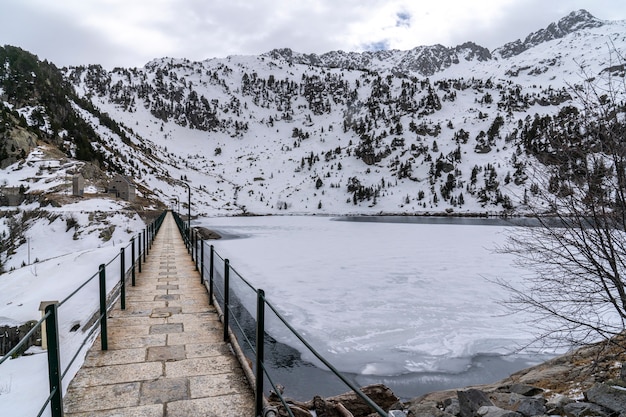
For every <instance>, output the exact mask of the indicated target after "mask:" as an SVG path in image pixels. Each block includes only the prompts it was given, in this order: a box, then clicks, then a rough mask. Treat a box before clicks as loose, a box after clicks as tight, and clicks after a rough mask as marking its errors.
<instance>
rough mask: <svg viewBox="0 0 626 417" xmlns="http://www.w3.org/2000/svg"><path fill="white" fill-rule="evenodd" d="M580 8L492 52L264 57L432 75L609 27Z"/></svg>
mask: <svg viewBox="0 0 626 417" xmlns="http://www.w3.org/2000/svg"><path fill="white" fill-rule="evenodd" d="M607 23H608V22H607V21H602V20H599V19H597V18H596V17H594V16H593V15H591V13H589V12H588V11H586V10H584V9H581V10H578V11H573V12H571V13H570V14H568V15H567V16H565V17H563V18H562V19H560V20H559V21H558V22H554V23H551V24H549V25H548V26H547V27H546V28H544V29H540V30H538V31H536V32H533V33H531V34H529V35H528V36H527V37H526V38H525V39H524V41H521V40H520V39H518V40H516V41H513V42H508V43H506V44H505V45H503V46H501V47H498V48H495V49H494V50H493V51H489V49H487V48H485V47H483V46H480V45H477V44H476V43H474V42H471V41H468V42H465V43H463V44H460V45H457V46H455V47H446V46H443V45H441V44H435V45H430V46H417V47H415V48H413V49H410V50H407V51H401V50H383V51H365V52H344V51H341V50H339V51H330V52H326V53H323V54H321V55H317V54H304V53H299V52H295V51H293V50H291V49H289V48H279V49H273V50H272V51H269V52H266V53H264V54H261V56H267V57H270V58H272V59H284V60H285V61H286V62H288V63H289V64H301V65H314V66H324V67H328V68H343V69H357V70H369V71H373V70H376V71H380V70H381V66H380V65H376V63H377V62H378V63H383V62H391V63H392V65H391V68H390V69H389V71H390V72H392V73H394V74H401V75H411V74H418V75H421V76H425V77H428V76H432V75H434V74H436V73H437V72H439V71H441V70H443V69H446V68H449V67H450V66H452V65H453V64H458V63H459V61H460V60H461V59H465V60H467V61H471V60H477V61H489V60H492V59H494V55H495V56H498V57H500V58H511V57H513V56H516V55H519V54H521V53H523V52H524V51H527V50H528V49H530V48H531V47H534V46H537V45H539V44H541V43H544V42H548V41H550V40H555V39H560V38H563V37H564V36H566V35H568V34H570V33H572V32H575V31H577V30H581V29H588V28H597V27H600V26H603V25H605V24H607Z"/></svg>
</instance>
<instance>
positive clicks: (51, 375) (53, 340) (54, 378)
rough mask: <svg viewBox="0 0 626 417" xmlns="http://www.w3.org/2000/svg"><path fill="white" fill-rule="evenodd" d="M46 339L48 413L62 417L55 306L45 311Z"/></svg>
mask: <svg viewBox="0 0 626 417" xmlns="http://www.w3.org/2000/svg"><path fill="white" fill-rule="evenodd" d="M45 312H46V314H49V315H48V318H47V319H46V337H47V339H48V381H49V383H50V394H52V397H51V398H50V412H51V415H52V417H62V416H63V397H62V395H63V385H62V383H61V359H60V356H61V355H60V354H59V326H58V320H57V304H49V305H48V306H47V307H46V310H45Z"/></svg>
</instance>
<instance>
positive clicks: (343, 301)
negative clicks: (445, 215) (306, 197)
mask: <svg viewBox="0 0 626 417" xmlns="http://www.w3.org/2000/svg"><path fill="white" fill-rule="evenodd" d="M411 219H413V218H391V219H385V218H371V219H369V220H370V221H363V220H364V219H358V220H360V221H337V219H335V218H329V217H299V216H294V217H236V218H211V219H204V220H203V221H202V222H198V223H201V225H202V226H205V227H207V228H210V229H212V230H215V231H217V232H218V233H220V234H222V235H223V236H225V237H226V238H225V239H222V240H218V241H213V242H211V243H213V245H214V246H215V250H216V251H217V252H218V253H219V254H220V255H221V256H222V257H225V258H229V260H230V262H231V265H232V266H233V267H234V268H235V270H236V271H237V272H238V273H240V274H241V275H242V276H244V277H245V278H246V279H247V280H248V281H249V282H250V283H251V284H252V285H254V286H255V287H257V288H262V289H264V290H265V293H266V297H267V299H268V300H269V301H270V302H271V303H272V304H273V305H275V306H276V307H277V309H278V310H279V311H280V312H281V314H282V315H283V316H284V317H286V318H287V319H288V320H289V322H290V323H291V325H293V326H294V327H295V328H296V329H297V330H298V331H299V332H301V333H302V334H303V335H304V336H305V338H306V339H307V340H308V341H309V342H310V343H311V344H312V345H313V346H314V347H315V348H316V349H317V350H318V351H319V352H320V353H321V354H322V355H323V356H324V357H325V358H326V359H327V360H329V361H330V363H332V364H333V365H334V366H335V367H336V368H337V369H339V370H340V371H341V372H345V373H347V374H349V375H351V377H352V378H353V379H354V381H355V382H356V383H357V384H358V385H366V384H370V383H376V382H382V383H385V384H387V385H388V386H389V387H391V388H392V389H393V391H394V392H395V393H396V394H397V395H398V396H400V397H403V398H409V397H415V396H418V395H420V394H422V393H425V392H429V391H433V390H438V389H443V388H454V387H461V386H465V385H469V384H477V383H485V382H493V381H495V380H497V379H499V378H502V377H504V376H506V375H508V374H509V373H511V372H513V371H515V370H518V369H521V368H524V367H527V366H530V365H532V364H535V363H537V362H538V361H540V360H543V359H545V358H546V356H542V355H539V354H538V352H524V353H519V352H518V349H519V348H520V347H521V346H523V345H525V344H526V343H527V342H528V341H530V340H531V339H532V333H531V332H532V327H531V325H529V324H528V323H525V322H524V318H522V317H515V316H510V315H507V314H506V311H505V310H504V308H503V307H502V306H501V305H500V304H499V303H498V302H499V301H502V300H505V299H506V298H507V293H506V292H505V291H504V290H502V289H501V288H500V287H499V286H497V285H495V284H493V283H491V282H490V280H491V279H494V278H505V279H508V280H512V281H518V280H520V279H521V275H522V271H520V270H518V269H516V267H515V266H514V265H513V263H512V261H513V259H512V257H510V256H508V255H503V254H498V253H495V252H494V250H495V248H496V247H497V246H498V245H502V244H503V243H504V242H505V238H506V233H509V232H513V231H514V228H512V227H510V226H506V225H505V223H504V222H498V221H490V220H487V221H485V220H481V219H458V220H454V221H452V222H450V221H449V220H448V219H436V218H433V219H430V220H429V219H424V218H419V219H416V221H417V223H411V222H410V221H411ZM242 297H243V298H244V300H246V301H245V302H246V303H247V305H250V307H249V308H250V309H253V308H254V301H255V300H254V298H253V297H252V296H250V297H247V296H245V295H244V296H242ZM253 311H254V310H253ZM269 327H270V328H269V333H270V334H271V335H272V336H273V337H274V338H276V339H277V340H278V341H279V342H281V343H284V344H286V345H288V346H291V347H292V348H293V349H295V350H297V351H300V352H301V354H302V357H301V359H303V360H304V361H310V362H311V363H313V364H318V363H317V360H315V359H314V358H313V357H312V356H311V355H310V354H309V353H307V352H304V351H303V349H302V347H301V346H299V342H297V341H295V340H293V339H294V338H293V337H290V336H289V335H288V334H287V333H286V332H285V331H283V329H282V327H281V326H277V325H272V323H270V326H269ZM283 351H285V352H286V353H285V354H286V356H289V357H290V358H289V359H285V362H286V363H287V365H285V364H280V365H279V366H278V367H279V368H281V369H280V370H279V374H280V375H279V376H280V377H279V378H277V382H278V383H281V384H283V385H285V386H286V387H287V390H286V392H285V394H286V395H288V396H292V397H297V396H299V395H302V396H309V397H310V396H311V395H313V394H321V395H329V394H331V393H332V392H325V391H324V390H325V389H327V390H330V391H332V390H333V389H332V388H330V387H329V386H328V384H327V383H326V382H323V381H322V380H323V373H324V372H323V371H312V370H310V369H309V371H308V372H309V374H307V375H308V376H306V377H305V376H304V375H298V374H297V373H296V374H294V372H290V371H289V369H288V368H289V367H290V366H293V367H301V366H302V364H300V363H299V362H298V359H299V358H293V357H292V356H293V352H289V349H286V350H285V349H283ZM541 353H548V354H550V353H552V352H541ZM294 362H296V363H294ZM289 364H291V365H289ZM305 368H306V366H305ZM285 381H286V382H285ZM301 381H306V382H305V383H303V382H301ZM301 384H303V385H305V387H304V388H303V387H298V386H296V385H301ZM340 391H341V392H343V391H346V389H340Z"/></svg>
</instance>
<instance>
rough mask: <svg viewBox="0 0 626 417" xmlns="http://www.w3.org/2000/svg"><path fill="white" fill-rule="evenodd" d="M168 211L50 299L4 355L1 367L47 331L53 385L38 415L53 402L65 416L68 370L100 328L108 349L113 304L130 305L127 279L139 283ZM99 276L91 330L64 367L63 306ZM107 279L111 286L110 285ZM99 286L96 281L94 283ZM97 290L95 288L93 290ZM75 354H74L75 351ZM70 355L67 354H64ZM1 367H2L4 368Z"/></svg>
mask: <svg viewBox="0 0 626 417" xmlns="http://www.w3.org/2000/svg"><path fill="white" fill-rule="evenodd" d="M166 214H167V212H163V213H162V214H161V215H160V216H159V217H158V218H157V219H156V220H154V221H153V222H152V223H150V224H149V225H148V226H147V227H146V228H145V229H144V230H143V231H141V232H140V233H138V234H137V235H135V236H134V237H133V238H132V239H131V240H130V242H129V243H128V244H127V245H126V246H125V247H123V248H121V249H120V252H119V254H118V255H116V256H115V257H114V258H113V259H111V260H110V261H109V262H108V263H106V264H101V265H100V266H99V267H98V272H96V273H94V274H93V275H92V276H91V277H89V278H88V279H87V280H86V281H85V282H83V284H81V285H80V286H79V287H78V288H76V289H75V290H74V291H73V292H72V293H71V294H70V295H68V296H67V297H65V299H63V300H62V301H61V302H58V303H57V302H54V303H50V304H48V305H47V306H46V307H45V312H44V314H43V317H42V318H41V319H40V320H39V321H38V322H37V323H36V324H35V326H33V328H32V329H31V330H30V331H29V332H28V333H27V334H25V335H24V336H23V337H22V339H21V340H20V341H19V343H18V344H17V345H16V346H15V347H13V349H11V350H10V351H9V352H8V353H7V354H6V355H4V356H3V357H2V358H0V367H1V365H2V364H3V363H4V362H5V361H7V360H8V359H10V358H12V357H14V356H17V355H18V354H19V352H21V351H23V349H24V348H25V344H26V343H27V341H28V339H29V338H30V337H31V336H32V335H34V334H35V332H37V331H38V329H41V333H42V339H43V337H44V335H45V338H46V341H47V359H48V380H49V387H50V395H49V396H48V398H46V400H45V401H44V403H43V404H42V406H41V408H40V410H39V413H38V414H37V416H38V417H39V416H41V415H42V414H43V413H44V412H45V411H46V409H47V408H48V406H50V414H51V416H52V417H61V416H63V385H62V383H63V378H64V377H65V376H66V375H67V374H68V372H69V371H70V368H71V367H72V365H73V364H74V362H75V361H76V359H77V358H78V356H79V354H80V352H81V351H83V348H84V347H85V345H87V343H88V342H89V341H93V340H94V339H92V337H93V336H94V334H95V333H96V331H97V330H100V340H101V349H102V350H107V349H108V332H107V313H108V311H110V309H111V308H112V306H113V305H114V304H115V302H116V301H117V299H118V297H119V299H120V304H121V308H122V310H124V309H125V308H126V281H127V279H128V278H129V277H130V279H131V285H132V286H135V279H136V269H137V270H138V271H139V272H141V263H142V258H143V261H144V262H145V260H146V255H147V254H148V252H149V250H150V247H151V245H152V242H153V240H154V238H155V236H156V234H157V232H158V230H159V228H160V227H161V224H162V223H163V219H164V218H165V215H166ZM129 248H130V262H129V263H128V266H126V265H127V263H126V258H127V255H128V249H129ZM118 259H119V270H118V271H119V280H115V281H113V282H107V275H109V276H115V275H114V273H113V272H115V269H113V268H109V267H111V265H113V264H114V263H115V262H116V261H117V260H118ZM110 269H113V272H110V273H109V274H107V270H110ZM96 277H97V278H98V280H97V286H98V290H97V292H98V295H99V297H98V298H99V305H98V306H97V309H95V310H96V311H95V312H94V314H93V315H92V316H90V317H83V318H82V319H83V320H84V322H85V324H84V325H83V326H82V327H83V329H84V330H88V331H87V335H86V336H85V337H84V338H83V339H82V341H81V343H80V346H79V347H78V348H77V349H76V351H75V352H69V355H70V356H71V357H70V358H69V360H67V364H66V365H65V366H64V367H63V368H62V366H61V365H62V360H61V359H62V357H63V356H62V355H61V353H62V346H61V340H62V339H63V337H62V336H65V335H61V334H60V332H59V319H60V314H59V309H60V308H61V307H63V306H66V305H70V304H71V302H72V301H73V300H76V298H75V296H76V295H77V294H78V293H79V292H81V291H83V290H86V289H87V288H88V286H89V285H90V284H91V285H94V284H95V279H96ZM107 283H108V284H109V285H108V286H109V289H107ZM94 286H95V285H94ZM93 292H95V291H93ZM71 320H76V317H71ZM97 324H99V325H97ZM72 354H73V355H72ZM64 356H67V355H64ZM0 369H1V368H0Z"/></svg>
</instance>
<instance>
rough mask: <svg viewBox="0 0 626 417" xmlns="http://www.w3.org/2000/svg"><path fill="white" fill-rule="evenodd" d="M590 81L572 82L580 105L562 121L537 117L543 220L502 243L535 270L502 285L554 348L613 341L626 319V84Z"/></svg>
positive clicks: (537, 205) (539, 214) (538, 202)
mask: <svg viewBox="0 0 626 417" xmlns="http://www.w3.org/2000/svg"><path fill="white" fill-rule="evenodd" d="M592 82H593V83H592ZM592 82H587V83H586V84H585V85H584V86H583V87H580V88H575V89H574V92H573V93H574V94H576V95H577V101H578V102H579V103H580V106H579V109H575V108H571V107H567V108H564V109H563V110H562V111H561V113H560V114H559V115H558V116H556V119H557V121H558V120H560V121H561V122H563V123H553V124H550V125H548V124H545V123H544V122H545V120H542V118H538V117H536V118H535V119H534V121H533V122H532V125H531V126H530V127H531V129H536V130H535V132H534V133H533V134H532V135H531V136H533V137H532V138H530V137H529V138H528V140H530V141H531V143H532V144H535V145H539V146H534V147H530V148H529V149H528V151H529V152H531V153H534V154H535V155H536V156H537V157H538V158H540V159H542V160H544V161H546V163H548V164H549V165H547V166H546V167H545V169H546V170H547V172H545V173H544V172H542V173H538V175H537V176H536V178H534V179H533V180H534V181H535V182H536V183H538V184H540V185H541V186H540V187H536V188H535V189H534V190H533V194H535V195H536V199H535V200H534V203H532V199H531V208H532V210H533V213H534V217H535V219H536V221H537V223H538V227H525V228H521V229H520V230H516V231H515V232H514V233H513V234H511V235H510V237H509V239H508V243H507V244H506V246H505V247H503V248H501V251H503V252H505V253H510V254H514V255H516V257H517V258H516V259H517V262H518V263H519V264H520V265H521V266H522V267H524V268H526V269H527V270H528V271H530V272H531V273H532V275H531V276H529V277H527V278H526V280H525V281H524V283H523V284H521V285H513V284H511V283H508V282H502V281H500V282H499V283H500V284H501V285H503V286H504V287H505V288H507V289H508V290H510V291H511V298H510V299H509V300H508V305H509V306H510V307H511V308H512V309H513V310H514V311H518V312H522V313H524V314H531V318H530V320H532V321H533V323H534V325H535V326H537V329H538V335H537V340H538V341H542V342H546V343H549V344H550V345H553V346H554V345H561V346H563V345H565V346H572V345H577V344H582V343H586V342H589V341H591V340H595V339H598V337H603V338H606V339H607V340H610V339H611V337H612V336H614V335H617V334H620V333H622V332H623V331H624V329H625V325H626V276H625V274H626V143H625V141H624V137H626V136H625V135H626V121H625V116H626V107H625V105H624V103H623V101H621V99H620V97H622V96H623V93H624V92H625V91H626V89H625V88H624V87H625V86H624V80H623V79H622V80H620V84H617V83H616V82H615V80H610V79H609V80H602V81H600V80H596V81H595V82H594V81H592ZM565 122H566V123H565ZM549 126H553V128H550V127H549ZM554 126H556V127H554ZM559 126H560V127H559ZM539 178H544V180H543V181H542V180H540V179H539ZM548 183H550V184H548ZM550 187H551V188H552V191H553V193H552V192H549V191H548V188H550ZM623 348H624V349H626V346H623Z"/></svg>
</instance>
